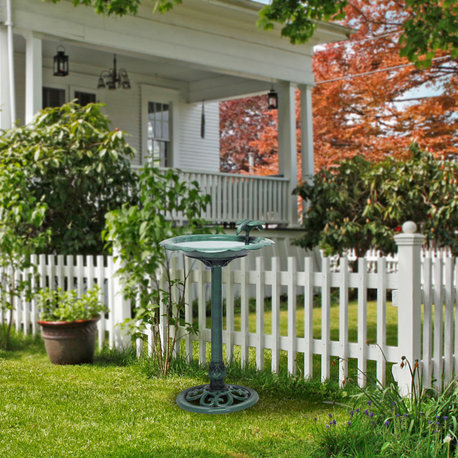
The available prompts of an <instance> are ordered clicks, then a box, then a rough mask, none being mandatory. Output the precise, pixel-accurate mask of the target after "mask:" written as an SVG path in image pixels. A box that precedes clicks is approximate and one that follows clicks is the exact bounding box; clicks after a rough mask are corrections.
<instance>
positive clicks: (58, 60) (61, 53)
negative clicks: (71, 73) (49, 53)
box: [53, 45, 68, 76]
mask: <svg viewBox="0 0 458 458" xmlns="http://www.w3.org/2000/svg"><path fill="white" fill-rule="evenodd" d="M59 48H62V49H59ZM56 51H57V54H56V55H55V56H54V65H53V69H54V73H53V74H54V76H67V75H68V56H67V55H66V54H65V48H64V47H63V46H62V45H59V46H58V47H57V49H56Z"/></svg>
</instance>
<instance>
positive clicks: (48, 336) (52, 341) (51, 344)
mask: <svg viewBox="0 0 458 458" xmlns="http://www.w3.org/2000/svg"><path fill="white" fill-rule="evenodd" d="M98 320H99V318H94V319H92V320H80V321H38V324H39V325H40V326H41V334H42V336H43V340H44V341H45V348H46V353H47V354H48V357H49V359H50V361H51V362H52V363H53V364H83V363H92V361H93V359H94V350H95V337H96V335H97V321H98Z"/></svg>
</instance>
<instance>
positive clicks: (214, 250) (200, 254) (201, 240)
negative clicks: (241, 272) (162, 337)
mask: <svg viewBox="0 0 458 458" xmlns="http://www.w3.org/2000/svg"><path fill="white" fill-rule="evenodd" d="M252 229H262V223H261V222H259V221H250V220H244V221H242V222H241V223H240V224H239V226H238V228H237V235H224V234H195V235H182V236H178V237H172V238H170V239H167V240H164V241H162V242H161V246H163V247H164V248H165V249H167V250H170V251H181V252H183V253H184V254H185V255H186V256H188V257H190V258H194V259H199V260H200V261H202V262H203V263H204V264H205V265H206V266H208V267H210V268H211V360H210V365H209V368H208V376H209V378H210V383H209V384H207V385H199V386H194V387H192V388H188V389H186V390H184V391H182V392H181V393H180V394H179V395H178V397H177V404H178V405H179V406H180V407H181V408H182V409H184V410H188V411H190V412H198V413H229V412H237V411H238V410H243V409H246V408H248V407H251V406H252V405H253V404H255V403H256V402H257V401H258V399H259V396H258V393H256V391H254V390H252V389H251V388H247V387H244V386H240V385H230V384H226V383H225V382H224V378H225V376H226V367H225V366H224V362H223V313H222V301H221V292H222V281H221V269H222V268H223V267H224V266H227V265H228V264H229V263H230V262H231V261H232V260H233V259H236V258H241V257H244V256H246V255H247V254H248V253H249V252H250V251H253V250H259V249H260V248H262V247H265V246H270V245H273V243H274V242H273V241H272V240H270V239H267V238H263V237H250V235H249V233H250V231H251V230H252ZM242 231H246V234H245V235H239V234H240V233H241V232H242Z"/></svg>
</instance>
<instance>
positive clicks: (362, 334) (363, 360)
mask: <svg viewBox="0 0 458 458" xmlns="http://www.w3.org/2000/svg"><path fill="white" fill-rule="evenodd" d="M366 263H367V261H366V260H365V259H364V258H359V259H358V275H357V278H358V385H359V386H360V387H364V386H366V371H367V346H368V345H367V270H366V269H367V268H366Z"/></svg>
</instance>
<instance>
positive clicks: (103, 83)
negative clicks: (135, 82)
mask: <svg viewBox="0 0 458 458" xmlns="http://www.w3.org/2000/svg"><path fill="white" fill-rule="evenodd" d="M120 87H121V88H122V89H130V81H129V76H128V75H127V70H125V69H124V68H120V69H119V72H118V71H117V70H116V54H114V55H113V68H110V70H103V71H102V72H101V73H100V76H99V82H98V84H97V89H105V88H108V89H111V90H113V89H117V88H120Z"/></svg>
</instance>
